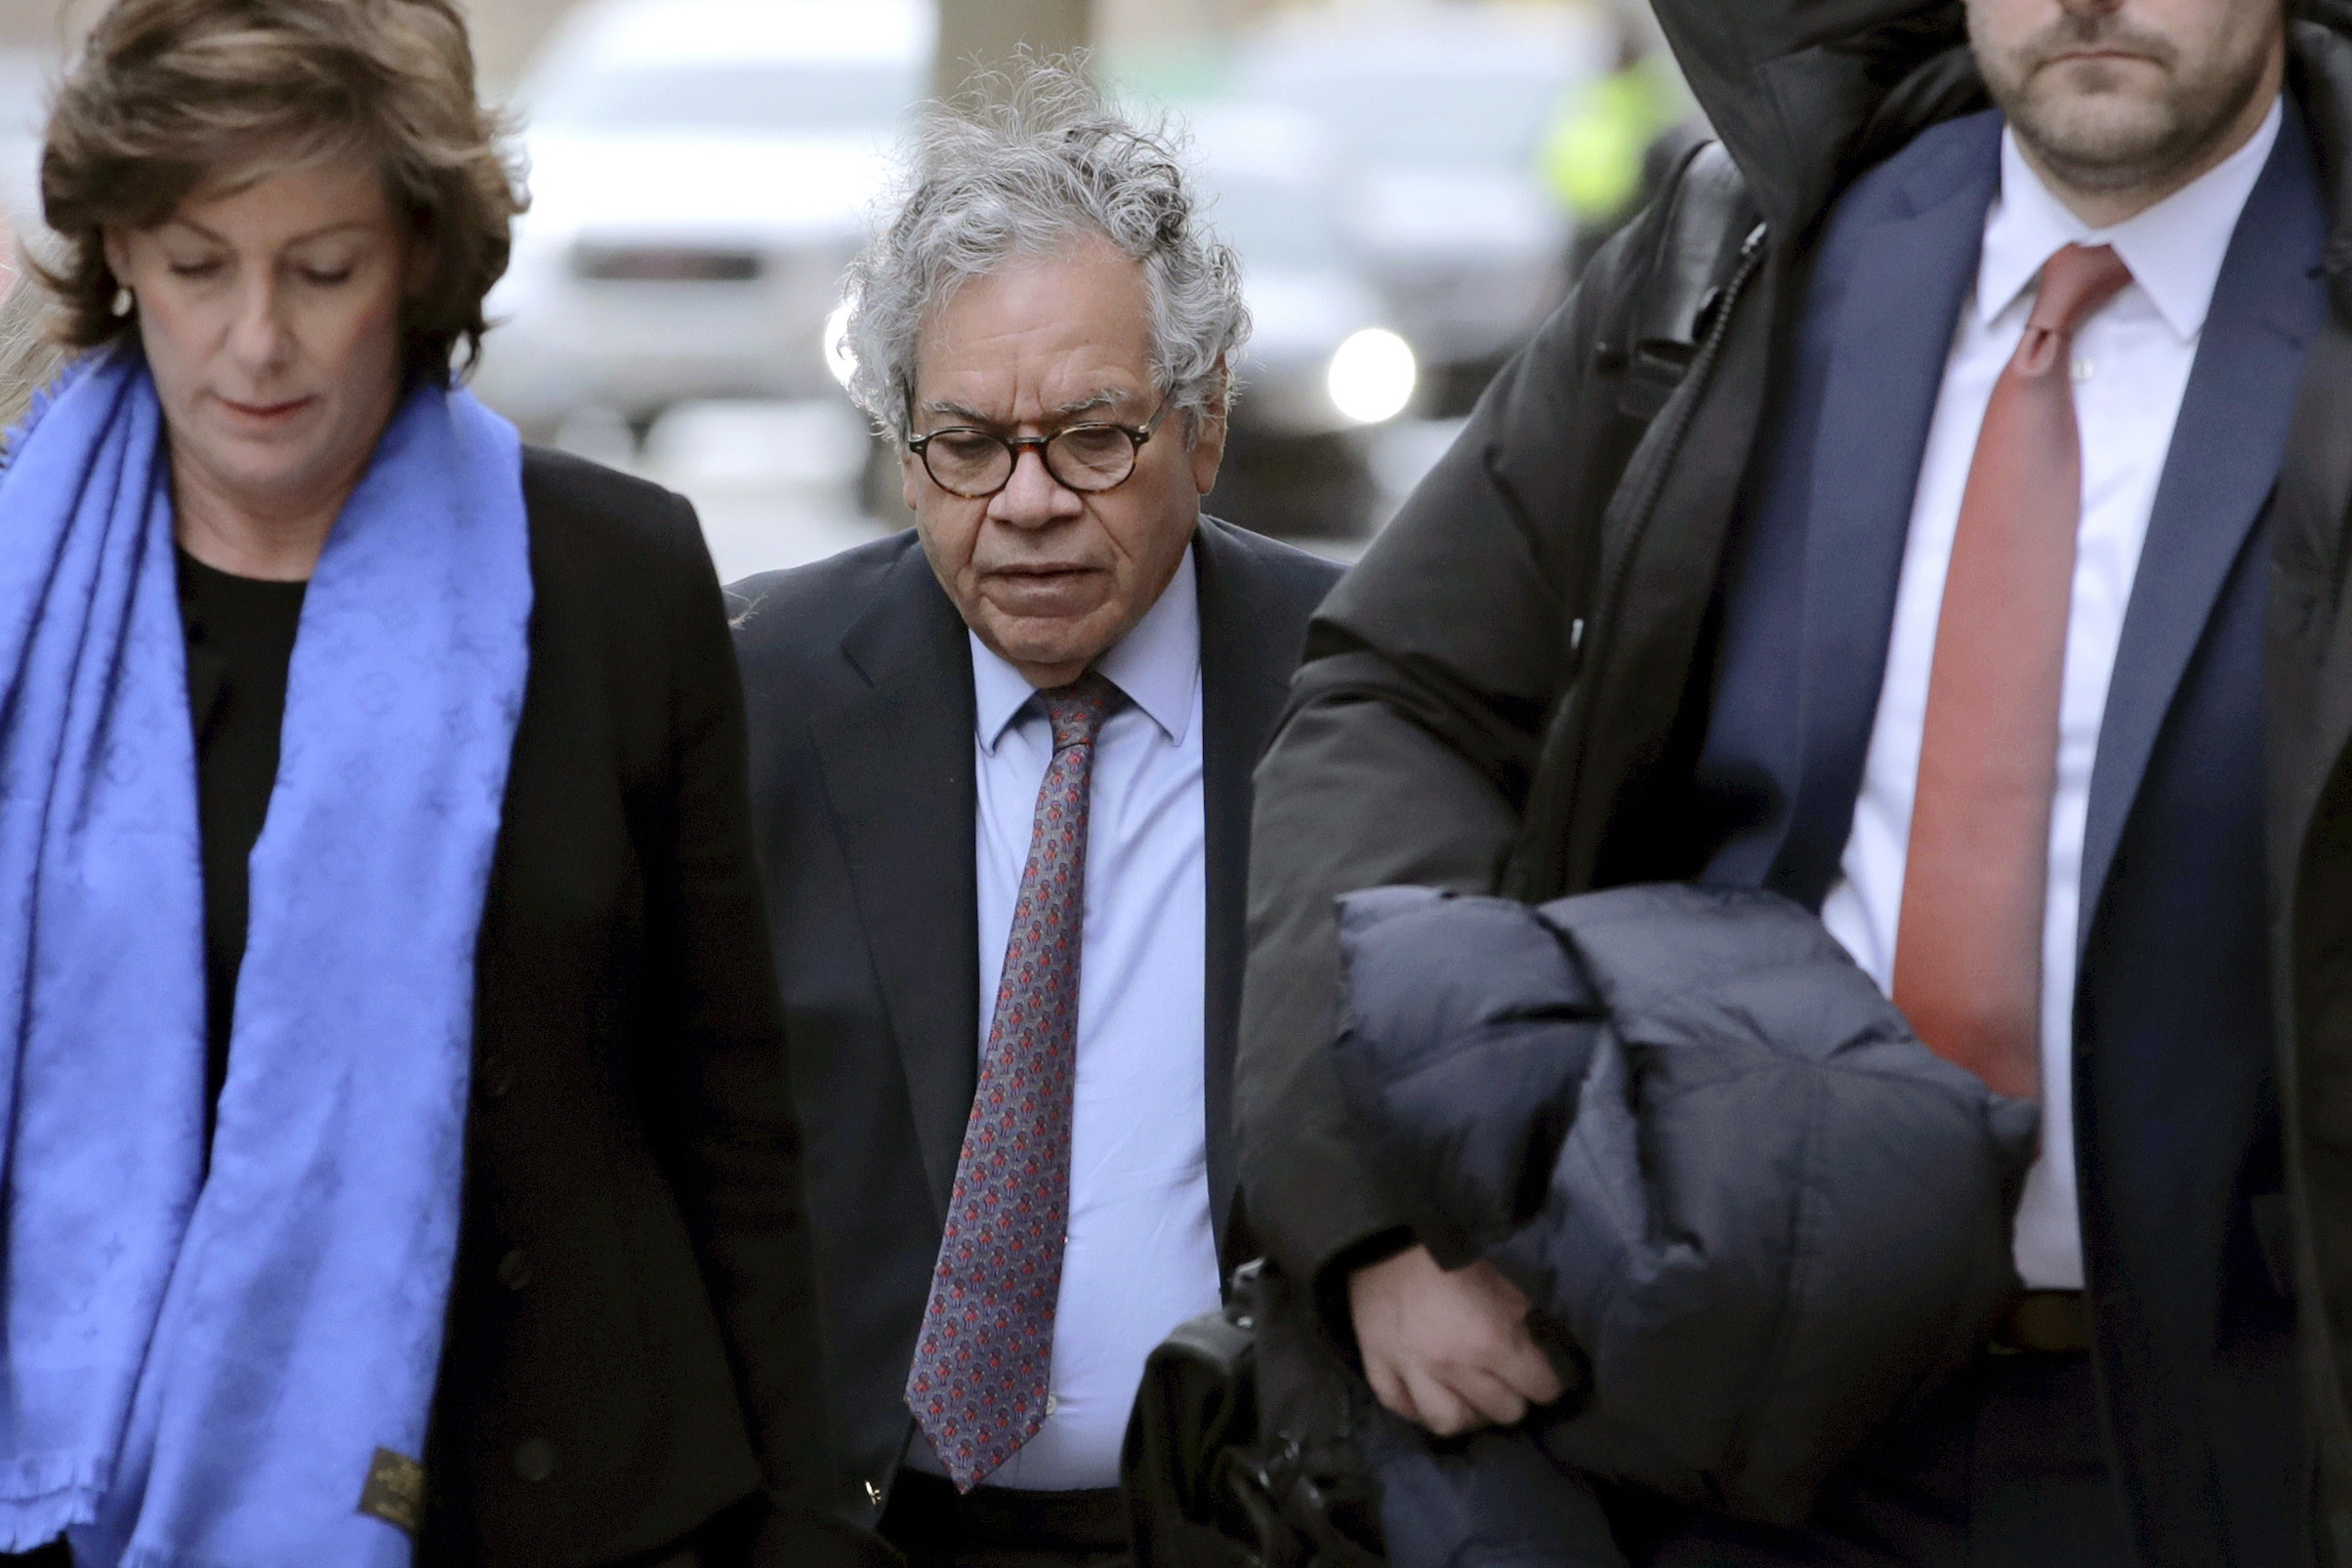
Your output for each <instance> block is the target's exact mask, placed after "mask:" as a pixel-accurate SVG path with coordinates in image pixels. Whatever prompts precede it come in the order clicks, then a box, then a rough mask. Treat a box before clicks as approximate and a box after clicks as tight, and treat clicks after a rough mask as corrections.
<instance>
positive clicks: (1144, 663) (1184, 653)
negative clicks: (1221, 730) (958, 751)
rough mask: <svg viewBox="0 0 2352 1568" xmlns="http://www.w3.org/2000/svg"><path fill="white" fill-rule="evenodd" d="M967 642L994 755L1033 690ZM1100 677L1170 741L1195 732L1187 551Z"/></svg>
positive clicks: (1195, 623)
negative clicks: (1124, 693)
mask: <svg viewBox="0 0 2352 1568" xmlns="http://www.w3.org/2000/svg"><path fill="white" fill-rule="evenodd" d="M965 635H966V636H967V637H970V639H971V688H972V697H973V699H974V709H975V712H976V716H977V719H978V722H979V737H980V749H981V750H982V751H984V752H987V753H988V754H989V755H990V756H994V755H995V754H996V749H997V743H998V742H999V741H1001V740H1003V739H1004V738H1005V731H1006V729H1007V728H1008V727H1010V726H1011V724H1012V722H1014V721H1015V720H1017V719H1019V718H1020V716H1021V714H1022V713H1023V711H1024V710H1026V709H1027V708H1028V707H1029V702H1030V699H1031V698H1032V697H1034V696H1036V695H1037V688H1036V687H1034V686H1032V685H1030V684H1029V681H1028V678H1027V677H1026V676H1023V675H1022V674H1021V673H1020V671H1018V670H1017V669H1014V668H1013V667H1012V665H1011V664H1010V663H1009V662H1007V661H1006V660H1005V659H1004V658H1002V657H1001V656H999V655H998V654H997V653H996V652H995V651H994V650H992V649H991V648H989V647H988V646H987V645H986V644H985V643H983V642H982V641H981V640H979V638H978V637H977V636H974V635H973V634H971V633H970V632H967V633H966V634H965ZM1094 668H1095V669H1097V670H1099V671H1101V672H1102V675H1103V678H1104V679H1105V680H1107V681H1110V682H1111V684H1113V685H1115V686H1117V687H1118V688H1119V689H1120V690H1121V691H1124V692H1126V693H1127V697H1128V700H1129V701H1130V702H1133V703H1134V704H1135V706H1136V707H1138V708H1140V709H1142V710H1143V712H1144V713H1145V714H1146V715H1148V716H1149V717H1150V719H1151V722H1153V723H1155V724H1158V725H1159V726H1160V732H1161V733H1162V734H1164V735H1166V736H1167V737H1168V741H1169V744H1171V745H1179V744H1181V743H1182V742H1183V739H1184V734H1185V731H1187V730H1188V729H1190V728H1191V727H1192V707H1193V702H1192V699H1193V694H1194V692H1195V691H1196V690H1197V689H1198V688H1199V685H1200V671H1201V601H1200V588H1199V579H1198V577H1197V576H1196V575H1195V573H1194V569H1193V564H1192V552H1191V551H1189V550H1187V551H1185V552H1184V555H1183V557H1182V558H1181V559H1180V560H1178V561H1177V562H1176V575H1175V576H1174V577H1172V578H1170V579H1169V580H1168V586H1167V587H1166V588H1164V589H1162V590H1161V591H1160V597H1159V599H1158V600H1157V601H1156V602H1155V603H1154V604H1153V605H1152V607H1151V608H1150V609H1148V610H1146V611H1144V612H1143V619H1141V620H1140V621H1137V622H1136V623H1135V630H1133V631H1131V632H1129V633H1128V634H1127V636H1125V637H1123V638H1121V639H1120V640H1119V641H1118V642H1117V644H1116V645H1114V646H1113V647H1112V648H1111V650H1110V651H1109V652H1108V653H1105V654H1104V655H1103V656H1102V657H1101V658H1099V659H1097V660H1095V661H1094Z"/></svg>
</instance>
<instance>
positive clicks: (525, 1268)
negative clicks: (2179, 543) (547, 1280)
mask: <svg viewBox="0 0 2352 1568" xmlns="http://www.w3.org/2000/svg"><path fill="white" fill-rule="evenodd" d="M530 1282H531V1259H529V1257H528V1256H526V1255H525V1254H524V1252H523V1250H522V1249H521V1248H519V1247H516V1248H514V1249H512V1250H511V1251H509V1252H508V1254H507V1255H506V1257H504V1258H501V1259H499V1260H498V1283H499V1284H501V1285H504V1286H505V1287H506V1288H507V1289H508V1290H510V1291H518V1290H521V1289H522V1288H523V1287H524V1286H525V1285H528V1284H529V1283H530Z"/></svg>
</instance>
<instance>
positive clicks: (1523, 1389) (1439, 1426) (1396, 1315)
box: [1347, 1247, 1562, 1437]
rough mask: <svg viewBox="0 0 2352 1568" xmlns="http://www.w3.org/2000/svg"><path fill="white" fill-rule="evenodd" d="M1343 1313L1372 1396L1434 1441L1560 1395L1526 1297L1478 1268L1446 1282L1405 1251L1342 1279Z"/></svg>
mask: <svg viewBox="0 0 2352 1568" xmlns="http://www.w3.org/2000/svg"><path fill="white" fill-rule="evenodd" d="M1347 1309H1348V1312H1349V1314H1350V1315H1351V1316H1352V1317H1353V1318H1354V1320H1355V1331H1356V1344H1357V1345H1358V1346H1359V1347H1360V1348H1361V1349H1362V1351H1363V1353H1364V1376H1365V1377H1366V1378H1367V1379H1368V1380H1370V1382H1371V1383H1372V1391H1373V1392H1374V1393H1376V1394H1378V1395H1380V1399H1381V1403H1382V1404H1383V1405H1385V1406H1387V1407H1388V1408H1389V1409H1390V1410H1392V1411H1394V1412H1395V1413H1396V1414H1397V1415H1399V1416H1402V1417H1404V1418H1405V1420H1407V1421H1410V1422H1416V1423H1419V1424H1421V1425H1423V1426H1426V1427H1427V1428H1428V1429H1429V1430H1430V1431H1433V1432H1435V1433H1436V1434H1437V1435H1438V1436H1440V1437H1453V1436H1457V1435H1459V1434H1460V1433H1463V1432H1466V1431H1470V1430H1472V1429H1474V1428H1476V1427H1480V1426H1485V1425H1488V1424H1494V1425H1498V1426H1508V1425H1511V1424H1513V1423H1516V1422H1518V1421H1520V1420H1522V1419H1523V1418H1524V1417H1525V1416H1526V1415H1527V1407H1528V1406H1530V1405H1547V1404H1549V1403H1551V1402H1552V1401H1553V1400H1554V1399H1557V1398H1559V1397H1560V1394H1561V1392H1562V1390H1561V1387H1560V1380H1559V1377H1558V1375H1557V1374H1555V1373H1554V1372H1553V1371H1552V1370H1551V1363H1550V1362H1549V1361H1548V1360H1547V1359H1546V1358H1545V1355H1544V1352H1543V1351H1542V1350H1541V1349H1540V1348H1538V1347H1537V1345H1536V1341H1535V1339H1534V1337H1533V1336H1531V1335H1530V1334H1529V1333H1528V1332H1527V1298H1526V1297H1524V1296H1522V1295H1520V1294H1519V1290H1518V1287H1517V1286H1515V1285H1513V1284H1511V1282H1510V1281H1509V1280H1507V1279H1505V1278H1504V1277H1503V1274H1502V1272H1501V1270H1499V1269H1497V1268H1496V1267H1495V1265H1494V1264H1492V1263H1489V1262H1486V1261H1484V1260H1483V1259H1482V1260H1480V1261H1478V1262H1475V1263H1472V1264H1471V1265H1470V1266H1469V1267H1467V1268H1464V1269H1458V1270H1456V1271H1454V1272H1453V1273H1450V1274H1449V1273H1447V1272H1446V1271H1445V1270H1444V1269H1442V1268H1439V1267H1438V1266H1437V1259H1434V1258H1431V1257H1430V1256H1429V1253H1428V1249H1426V1248H1424V1247H1408V1248H1407V1249H1405V1251H1403V1252H1401V1253H1398V1254H1397V1255H1396V1256H1395V1257H1394V1258H1390V1259H1383V1260H1382V1261H1381V1262H1378V1263H1373V1264H1371V1265H1369V1266H1367V1267H1364V1268H1359V1269H1357V1270H1356V1271H1355V1272H1354V1273H1353V1274H1351V1275H1349V1276H1348V1280H1347Z"/></svg>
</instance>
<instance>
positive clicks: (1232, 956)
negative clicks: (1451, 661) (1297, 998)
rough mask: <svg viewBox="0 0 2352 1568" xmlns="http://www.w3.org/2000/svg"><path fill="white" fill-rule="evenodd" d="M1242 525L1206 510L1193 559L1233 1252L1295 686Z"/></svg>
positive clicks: (1213, 1050) (1222, 1131)
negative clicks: (1257, 977)
mask: <svg viewBox="0 0 2352 1568" xmlns="http://www.w3.org/2000/svg"><path fill="white" fill-rule="evenodd" d="M1244 548H1245V547H1244V546H1243V545H1242V544H1241V543H1240V541H1239V540H1238V539H1236V538H1235V537H1234V536H1233V532H1232V530H1231V529H1230V528H1229V527H1228V526H1227V525H1226V524H1224V523H1221V522H1218V521H1217V520H1216V519H1214V518H1203V519H1202V521H1201V527H1200V532H1199V533H1198V534H1197V535H1196V536H1195V541H1194V545H1193V560H1194V564H1195V567H1196V569H1197V572H1198V575H1199V582H1200V603H1201V690H1202V702H1203V706H1204V708H1205V710H1206V711H1205V713H1204V715H1203V730H1202V740H1201V752H1202V757H1201V763H1202V774H1203V778H1202V788H1201V793H1202V814H1203V817H1204V819H1205V821H1204V826H1205V828H1206V830H1207V854H1208V882H1209V910H1208V916H1209V919H1208V952H1207V954H1206V964H1207V995H1206V997H1205V998H1204V999H1203V1004H1204V1005H1203V1012H1202V1022H1203V1024H1204V1031H1203V1032H1204V1037H1205V1041H1206V1044H1207V1047H1208V1061H1207V1064H1206V1071H1207V1080H1206V1084H1207V1096H1206V1098H1207V1109H1208V1117H1209V1126H1208V1155H1209V1206H1210V1207H1209V1214H1210V1218H1211V1219H1212V1221H1213V1222H1214V1223H1215V1224H1216V1226H1217V1250H1218V1256H1220V1257H1229V1248H1230V1245H1231V1235H1230V1231H1231V1223H1232V1218H1233V1208H1234V1204H1233V1194H1234V1181H1235V1177H1234V1150H1233V1056H1234V1050H1235V1040H1236V1036H1237V1034H1238V1032H1239V1028H1240V1018H1241V977H1242V968H1243V965H1244V963H1245V962H1246V960H1247V958H1248V956H1249V953H1248V935H1247V931H1246V925H1247V922H1248V915H1249V891H1250V888H1249V880H1250V799H1251V795H1250V777H1251V773H1252V771H1253V770H1254V769H1255V768H1256V767H1257V765H1258V757H1259V752H1260V751H1262V750H1263V749H1264V747H1265V743H1266V738H1267V737H1268V736H1269V735H1270V734H1272V733H1273V728H1274V721H1275V720H1276V718H1277V717H1279V716H1280V714H1281V712H1282V704H1283V702H1284V700H1285V698H1286V697H1287V696H1288V695H1289V691H1290V675H1291V670H1290V664H1291V657H1290V653H1289V650H1288V649H1286V648H1284V647H1283V646H1281V645H1280V641H1279V639H1277V638H1275V637H1273V636H1271V635H1270V629H1271V628H1273V627H1274V626H1275V625H1276V624H1278V623H1279V622H1280V621H1281V620H1282V618H1280V617H1274V616H1269V615H1267V614H1265V613H1263V610H1264V607H1263V606H1262V605H1260V604H1259V603H1258V602H1256V598H1257V596H1255V595H1253V593H1252V592H1251V590H1252V588H1253V587H1254V586H1255V585H1254V584H1253V583H1252V581H1251V572H1250V564H1251V563H1250V560H1249V558H1248V557H1247V555H1246V554H1245V553H1244Z"/></svg>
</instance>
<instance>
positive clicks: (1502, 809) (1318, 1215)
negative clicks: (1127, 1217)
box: [1236, 700, 1517, 1286]
mask: <svg viewBox="0 0 2352 1568" xmlns="http://www.w3.org/2000/svg"><path fill="white" fill-rule="evenodd" d="M1516 825H1517V824H1516V815H1515V813H1514V811H1513V809H1512V807H1511V805H1510V804H1509V803H1508V802H1507V801H1506V799H1505V798H1504V797H1503V795H1502V794H1501V793H1500V792H1499V791H1498V790H1497V789H1496V788H1495V787H1494V785H1493V784H1492V783H1491V782H1490V781H1489V780H1488V779H1487V778H1485V777H1484V776H1482V775H1481V774H1480V773H1479V772H1478V771H1477V770H1476V769H1475V768H1473V767H1471V766H1470V765H1469V764H1467V763H1465V762H1464V761H1463V759H1462V758H1461V756H1460V755H1459V754H1458V753H1456V752H1455V751H1454V750H1453V749H1451V748H1449V747H1447V746H1445V745H1443V744H1441V743H1440V742H1438V741H1437V740H1436V739H1435V738H1434V737H1432V736H1430V735H1429V734H1428V733H1427V732H1426V731H1425V730H1424V729H1422V728H1420V727H1419V726H1418V725H1416V724H1414V723H1412V722H1409V721H1407V720H1405V719H1403V718H1401V717H1399V716H1398V715H1397V714H1396V713H1395V712H1394V711H1393V710H1392V709H1390V708H1388V707H1386V706H1384V705H1382V704H1380V703H1376V702H1369V701H1362V700H1356V701H1336V700H1335V701H1330V702H1326V703H1323V704H1319V705H1312V706H1309V707H1308V708H1306V709H1305V710H1303V711H1301V712H1300V713H1299V714H1297V715H1296V716H1294V718H1293V719H1292V720H1291V722H1289V723H1288V724H1287V725H1286V726H1285V727H1284V729H1283V731H1282V733H1281V735H1280V736H1279V737H1277V739H1276V741H1275V743H1274V746H1273V748H1272V749H1271V750H1270V751H1269V752H1268V754H1267V757H1266V760H1265V762H1264V763H1262V764H1261V765H1260V768H1259V791H1258V807H1257V821H1256V825H1255V831H1254V834H1253V842H1254V846H1255V847H1254V854H1253V860H1252V866H1251V878H1250V937H1251V944H1250V946H1251V956H1250V968H1249V978H1248V984H1247V987H1246V989H1245V992H1244V1001H1243V1019H1242V1035H1241V1059H1240V1062H1239V1065H1238V1072H1239V1075H1240V1079H1241V1089H1240V1091H1239V1093H1238V1094H1237V1096H1236V1098H1237V1111H1238V1116H1239V1120H1240V1143H1241V1171H1242V1184H1243V1190H1244V1192H1245V1194H1246V1195H1247V1198H1248V1202H1249V1205H1250V1217H1251V1222H1252V1224H1253V1225H1254V1226H1255V1227H1256V1229H1257V1231H1258V1233H1259V1235H1260V1236H1262V1237H1263V1238H1264V1239H1265V1241H1266V1244H1267V1247H1268V1249H1269V1251H1271V1253H1272V1254H1273V1256H1274V1258H1275V1259H1276V1260H1277V1261H1278V1262H1280V1263H1281V1265H1282V1266H1283V1268H1284V1270H1285V1271H1286V1272H1288V1273H1289V1274H1290V1275H1291V1276H1292V1277H1293V1278H1294V1279H1297V1280H1300V1281H1301V1282H1302V1283H1313V1284H1316V1285H1317V1286H1320V1285H1321V1284H1323V1283H1324V1281H1323V1275H1324V1273H1325V1271H1326V1270H1327V1269H1328V1267H1329V1265H1330V1264H1331V1263H1332V1262H1333V1261H1334V1260H1335V1259H1340V1258H1341V1257H1342V1256H1345V1255H1347V1254H1349V1253H1350V1252H1352V1251H1355V1250H1357V1249H1360V1248H1361V1247H1362V1246H1363V1245H1364V1244H1365V1243H1367V1242H1368V1241H1371V1240H1373V1239H1375V1238H1377V1237H1380V1236H1381V1235H1382V1234H1383V1233H1385V1232H1390V1231H1393V1230H1396V1229H1398V1228H1399V1227H1401V1226H1402V1225H1403V1224H1404V1216H1403V1210H1402V1207H1401V1206H1400V1205H1399V1204H1398V1203H1397V1202H1396V1201H1395V1200H1394V1199H1393V1198H1392V1197H1391V1196H1390V1195H1389V1194H1388V1193H1386V1192H1385V1191H1384V1190H1383V1189H1382V1182H1381V1179H1380V1176H1379V1175H1378V1174H1377V1173H1376V1172H1374V1171H1372V1170H1371V1169H1370V1168H1368V1167H1367V1165H1366V1164H1365V1162H1364V1160H1363V1157H1362V1155H1361V1154H1360V1153H1359V1151H1358V1149H1357V1147H1356V1145H1355V1143H1354V1141H1353V1139H1352V1137H1351V1135H1350V1134H1349V1132H1348V1127H1347V1113H1346V1110H1345V1108H1344V1105H1343V1103H1342V1101H1341V1093H1340V1084H1339V1080H1338V1078H1337V1077H1336V1076H1335V1074H1334V1072H1333V1069H1332V1064H1331V1057H1330V1046H1331V1041H1332V1037H1333V1033H1334V1030H1335V1026H1336V1015H1337V1009H1338V1004H1339V993H1340V951H1339V935H1338V927H1337V924H1336V921H1335V918H1334V900H1335V899H1337V898H1338V896H1339V895H1340V894H1341V893H1344V892H1352V891H1354V890H1356V889H1358V888H1360V887H1381V886H1384V885H1388V884H1394V883H1412V884H1418V885H1422V886H1428V887H1453V888H1459V889H1463V890H1466V891H1487V890H1491V888H1492V887H1493V885H1494V883H1495V880H1496V878H1497V876H1498V875H1499V874H1500V870H1501V867H1502V864H1503V861H1504V859H1505V857H1506V855H1507V854H1508V852H1509V849H1510V846H1511V843H1512V839H1513V835H1514V833H1515V831H1516Z"/></svg>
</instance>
